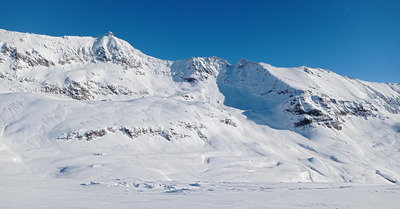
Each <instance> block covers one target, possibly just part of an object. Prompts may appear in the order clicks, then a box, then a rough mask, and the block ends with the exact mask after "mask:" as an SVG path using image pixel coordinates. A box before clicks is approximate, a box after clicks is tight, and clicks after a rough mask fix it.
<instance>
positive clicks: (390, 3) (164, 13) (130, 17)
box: [0, 0, 400, 83]
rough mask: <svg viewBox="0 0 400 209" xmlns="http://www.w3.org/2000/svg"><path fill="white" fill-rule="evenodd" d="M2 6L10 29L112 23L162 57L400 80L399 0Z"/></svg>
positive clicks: (84, 32)
mask: <svg viewBox="0 0 400 209" xmlns="http://www.w3.org/2000/svg"><path fill="white" fill-rule="evenodd" d="M0 7H1V11H0V28H3V29H6V30H13V31H20V32H31V33H38V34H47V35H54V36H63V35H79V36H97V35H101V34H104V33H107V32H108V31H112V32H114V34H115V36H117V37H119V38H122V39H124V40H126V41H128V42H129V43H130V44H131V45H132V46H133V47H135V48H137V49H139V50H141V51H142V52H144V53H146V54H148V55H151V56H154V57H157V58H161V59H168V60H180V59H186V58H189V57H197V56H218V57H221V58H224V59H227V60H228V61H229V62H230V63H231V64H234V63H235V62H237V61H238V60H239V59H241V58H244V59H247V60H249V61H254V62H265V63H269V64H271V65H274V66H277V67H295V66H303V65H305V66H309V67H320V68H325V69H328V70H332V71H334V72H336V73H339V74H341V75H345V76H350V77H354V78H359V79H363V80H367V81H377V82H396V83H400V1H398V0H274V1H272V0H245V1H236V0H225V1H224V0H213V1H211V0H202V1H195V0H180V1H178V0H169V1H161V0H142V1H135V0H132V1H122V0H109V1H103V0H96V1H84V0H69V1H58V0H52V1H41V0H28V1H19V0H4V1H1V3H0ZM0 41H1V40H0Z"/></svg>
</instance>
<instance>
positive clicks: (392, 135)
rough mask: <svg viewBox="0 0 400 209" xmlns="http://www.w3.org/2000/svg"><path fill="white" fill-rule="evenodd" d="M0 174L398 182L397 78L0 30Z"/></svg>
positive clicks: (110, 38) (108, 39)
mask: <svg viewBox="0 0 400 209" xmlns="http://www.w3.org/2000/svg"><path fill="white" fill-rule="evenodd" d="M0 47H1V52H0V109H1V110H2V113H1V114H0V162H1V166H0V171H1V173H2V174H1V175H5V176H7V175H16V176H19V175H20V176H38V177H43V176H44V177H46V178H68V179H81V180H82V181H87V182H102V183H105V184H110V185H114V184H123V182H125V181H124V179H125V180H126V179H135V180H136V181H151V180H152V181H157V180H166V181H181V182H193V181H209V182H221V181H233V182H359V183H379V184H386V183H387V184H392V183H397V182H398V181H399V179H400V178H399V176H400V162H399V161H398V159H400V84H397V83H392V84H384V83H372V82H366V81H361V80H357V79H353V78H349V77H344V76H340V75H338V74H336V73H334V72H331V71H328V70H323V69H318V68H316V69H312V68H308V67H297V68H278V67H273V66H271V65H268V64H265V63H254V62H249V61H246V60H239V61H238V62H237V63H236V64H233V65H231V64H229V63H228V62H227V61H226V60H224V59H220V58H217V57H207V58H202V57H197V58H189V59H187V60H181V61H167V60H160V59H157V58H154V57H150V56H147V55H145V54H143V53H142V52H140V51H139V50H137V49H135V48H133V47H132V46H131V45H130V44H129V43H127V42H125V41H123V40H121V39H118V38H116V37H115V36H114V35H113V34H112V33H109V34H106V35H103V36H99V37H71V36H64V37H50V36H44V35H35V34H29V33H18V32H10V31H6V30H0Z"/></svg>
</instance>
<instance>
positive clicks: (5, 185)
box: [0, 177, 400, 209]
mask: <svg viewBox="0 0 400 209" xmlns="http://www.w3.org/2000/svg"><path fill="white" fill-rule="evenodd" d="M0 185H1V186H0V192H1V194H2V195H1V199H0V208H182V209H183V208H333V209H336V208H362V209H369V208H377V209H378V208H398V207H399V205H400V198H399V196H400V187H399V186H377V185H360V184H343V183H342V184H340V183H324V184H323V183H229V182H224V183H207V182H190V183H182V182H170V181H167V182H160V181H157V182H151V181H147V182H146V181H145V182H143V181H139V180H137V179H114V180H112V181H108V182H83V181H79V180H66V179H51V180H49V179H35V178H29V177H27V178H12V177H7V178H3V177H2V178H1V180H0Z"/></svg>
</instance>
